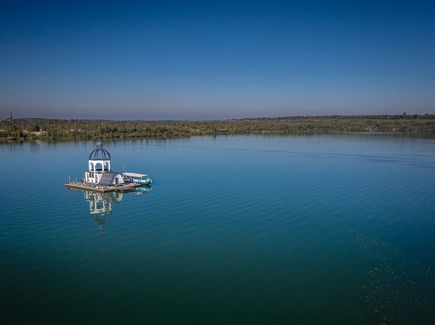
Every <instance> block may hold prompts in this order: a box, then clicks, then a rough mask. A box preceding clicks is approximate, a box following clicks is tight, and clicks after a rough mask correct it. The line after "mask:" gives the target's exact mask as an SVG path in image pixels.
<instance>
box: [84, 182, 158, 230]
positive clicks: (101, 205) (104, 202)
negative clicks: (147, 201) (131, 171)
mask: <svg viewBox="0 0 435 325" xmlns="http://www.w3.org/2000/svg"><path fill="white" fill-rule="evenodd" d="M149 192H151V187H144V188H142V187H140V188H136V189H135V191H132V192H128V193H122V192H106V193H100V192H93V191H86V190H83V194H84V197H85V199H86V201H88V203H89V212H90V214H91V216H92V218H93V219H94V221H95V222H96V224H97V225H98V228H99V229H100V230H104V228H105V226H106V223H107V221H108V219H109V216H110V215H111V213H112V209H113V206H114V205H115V204H118V203H120V202H121V201H122V200H123V199H124V197H125V195H143V194H146V193H149Z"/></svg>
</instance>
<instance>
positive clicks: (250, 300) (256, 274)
mask: <svg viewBox="0 0 435 325" xmlns="http://www.w3.org/2000/svg"><path fill="white" fill-rule="evenodd" d="M93 146H94V144H93V143H92V142H82V143H57V144H34V145H31V144H22V145H0V157H1V160H0V167H1V168H0V176H1V180H2V183H3V184H2V185H3V186H1V187H0V202H1V211H0V279H1V282H0V290H1V292H2V295H1V306H2V319H4V320H7V323H12V322H17V323H18V322H21V323H26V324H28V323H29V322H32V323H79V322H80V323H83V322H85V323H96V322H98V323H116V324H119V323H139V322H140V323H146V322H147V323H165V324H167V323H185V324H192V323H199V324H204V323H213V324H240V323H244V324H253V323H258V324H265V323H272V324H287V323H297V324H308V323H330V324H337V323H369V324H381V323H387V324H388V323H416V322H420V323H434V322H435V310H434V309H433V306H435V273H434V272H435V150H434V149H435V140H431V139H403V138H395V137H387V136H379V135H349V136H316V137H256V136H235V137H217V138H212V137H198V138H192V139H182V140H168V141H128V142H114V143H105V147H106V148H107V149H108V150H109V151H110V153H111V154H112V169H114V170H116V171H133V172H146V173H149V174H150V175H151V176H152V177H153V179H154V186H153V188H152V191H146V190H144V191H142V192H135V193H126V194H123V195H112V194H108V195H104V196H102V195H95V194H92V193H84V192H82V191H77V190H75V191H72V190H67V189H65V188H64V186H63V184H64V182H65V180H66V179H67V177H68V176H72V177H76V176H77V177H80V176H81V174H82V172H83V171H84V169H85V168H86V166H87V160H86V159H87V156H88V154H89V152H90V151H91V150H92V149H93ZM98 209H103V210H104V212H101V210H98ZM97 210H98V211H100V212H101V213H98V211H97Z"/></svg>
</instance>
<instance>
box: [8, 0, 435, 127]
mask: <svg viewBox="0 0 435 325" xmlns="http://www.w3.org/2000/svg"><path fill="white" fill-rule="evenodd" d="M10 111H12V112H13V113H14V115H15V116H17V117H54V118H107V119H215V118H238V117H258V116H287V115H325V114H396V113H402V112H407V113H435V4H434V3H431V2H430V1H426V2H423V1H421V2H419V1H408V2H400V1H360V2H359V1H300V2H291V1H264V2H256V1H246V2H245V1H244V2H237V1H196V2H193V1H174V2H171V1H150V2H146V1H136V2H127V1H123V2H121V1H120V2H110V1H104V2H103V1H101V2H79V1H69V2H67V1H56V2H43V1H41V2H39V1H34V2H25V1H18V0H16V1H8V0H3V1H1V2H0V117H3V116H4V117H6V116H7V115H8V114H9V112H10Z"/></svg>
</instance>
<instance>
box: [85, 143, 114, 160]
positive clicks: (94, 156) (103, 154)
mask: <svg viewBox="0 0 435 325" xmlns="http://www.w3.org/2000/svg"><path fill="white" fill-rule="evenodd" d="M110 159H111V157H110V153H109V152H108V151H107V150H106V149H103V145H102V144H101V143H99V144H97V146H96V148H95V149H94V150H92V152H91V153H90V155H89V160H110Z"/></svg>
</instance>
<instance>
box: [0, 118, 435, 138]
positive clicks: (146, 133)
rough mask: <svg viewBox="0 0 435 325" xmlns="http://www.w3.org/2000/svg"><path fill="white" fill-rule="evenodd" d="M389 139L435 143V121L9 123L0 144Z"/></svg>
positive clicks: (0, 130)
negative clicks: (340, 136)
mask: <svg viewBox="0 0 435 325" xmlns="http://www.w3.org/2000/svg"><path fill="white" fill-rule="evenodd" d="M355 132H359V133H360V132H362V133H387V134H397V135H408V136H422V137H435V115H434V114H425V115H407V114H405V113H404V114H401V115H368V116H293V117H279V118H247V119H234V120H214V121H208V120H207V121H111V120H59V119H31V118H26V119H23V118H20V119H12V118H9V119H6V120H2V121H0V141H1V142H7V141H11V142H24V141H32V140H45V141H60V140H93V139H101V140H104V139H112V140H115V139H145V138H155V139H167V138H178V137H191V136H201V135H208V136H217V135H242V134H256V135H314V134H335V133H355Z"/></svg>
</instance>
